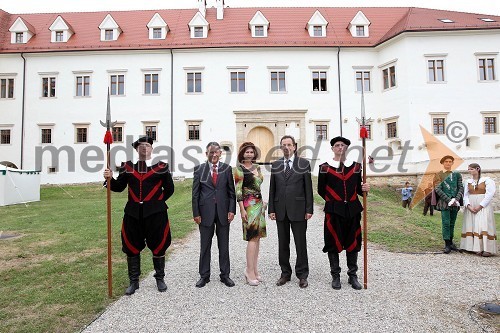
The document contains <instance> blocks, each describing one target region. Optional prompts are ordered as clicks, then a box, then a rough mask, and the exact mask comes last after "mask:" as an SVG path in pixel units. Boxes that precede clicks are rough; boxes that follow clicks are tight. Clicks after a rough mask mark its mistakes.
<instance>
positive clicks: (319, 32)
mask: <svg viewBox="0 0 500 333" xmlns="http://www.w3.org/2000/svg"><path fill="white" fill-rule="evenodd" d="M313 32H314V34H313V36H314V37H322V36H323V27H322V26H320V25H315V26H314V27H313Z"/></svg>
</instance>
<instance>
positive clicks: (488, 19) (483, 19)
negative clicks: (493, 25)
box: [480, 18, 496, 22]
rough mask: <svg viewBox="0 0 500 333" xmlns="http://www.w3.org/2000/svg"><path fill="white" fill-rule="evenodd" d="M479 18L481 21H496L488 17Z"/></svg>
mask: <svg viewBox="0 0 500 333" xmlns="http://www.w3.org/2000/svg"><path fill="white" fill-rule="evenodd" d="M480 20H481V21H483V22H496V21H495V20H493V19H490V18H480Z"/></svg>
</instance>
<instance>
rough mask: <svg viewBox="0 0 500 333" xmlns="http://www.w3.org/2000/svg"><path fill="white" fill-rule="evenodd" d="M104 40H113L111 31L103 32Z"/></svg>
mask: <svg viewBox="0 0 500 333" xmlns="http://www.w3.org/2000/svg"><path fill="white" fill-rule="evenodd" d="M104 40H113V29H106V30H104Z"/></svg>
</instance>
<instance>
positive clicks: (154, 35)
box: [153, 28, 161, 39]
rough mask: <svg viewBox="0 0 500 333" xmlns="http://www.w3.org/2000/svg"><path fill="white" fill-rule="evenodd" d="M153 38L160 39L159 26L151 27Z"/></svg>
mask: <svg viewBox="0 0 500 333" xmlns="http://www.w3.org/2000/svg"><path fill="white" fill-rule="evenodd" d="M153 39H161V28H153Z"/></svg>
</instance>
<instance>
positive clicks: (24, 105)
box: [20, 52, 26, 170]
mask: <svg viewBox="0 0 500 333" xmlns="http://www.w3.org/2000/svg"><path fill="white" fill-rule="evenodd" d="M21 58H23V98H22V100H21V101H22V102H21V103H22V104H21V166H20V167H21V170H22V169H23V164H24V114H25V108H26V58H25V57H24V54H23V53H22V52H21Z"/></svg>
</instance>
